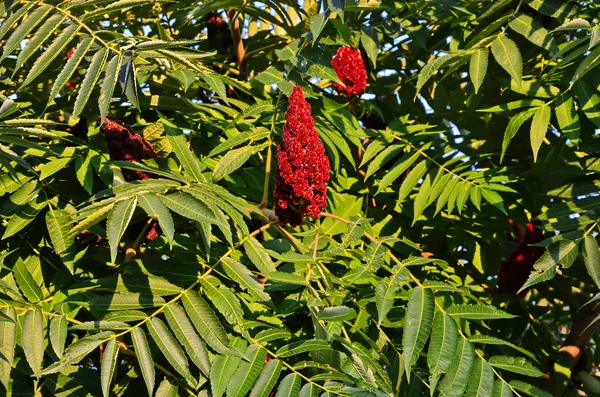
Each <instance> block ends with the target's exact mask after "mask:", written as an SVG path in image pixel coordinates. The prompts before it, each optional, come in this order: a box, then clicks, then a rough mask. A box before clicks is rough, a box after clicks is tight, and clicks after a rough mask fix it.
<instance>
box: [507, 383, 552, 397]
mask: <svg viewBox="0 0 600 397" xmlns="http://www.w3.org/2000/svg"><path fill="white" fill-rule="evenodd" d="M510 386H512V387H513V388H514V389H516V390H518V391H520V392H523V393H525V394H526V395H528V396H532V397H552V394H550V393H547V392H545V391H543V390H541V389H538V388H537V387H535V386H532V385H530V384H527V383H525V382H521V381H520V380H511V381H510Z"/></svg>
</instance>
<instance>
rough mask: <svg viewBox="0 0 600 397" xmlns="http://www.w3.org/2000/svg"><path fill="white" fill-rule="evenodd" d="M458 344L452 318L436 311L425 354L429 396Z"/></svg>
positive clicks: (450, 360)
mask: <svg viewBox="0 0 600 397" xmlns="http://www.w3.org/2000/svg"><path fill="white" fill-rule="evenodd" d="M457 342H458V328H457V326H456V322H455V321H454V319H453V318H452V317H450V316H449V315H447V314H446V313H442V312H439V311H437V312H436V313H435V318H434V320H433V327H432V329H431V340H430V342H429V350H428V352H427V366H428V367H429V373H430V376H429V384H430V390H431V395H433V393H434V392H435V388H436V386H437V383H438V381H439V379H440V377H441V375H442V374H443V373H445V372H446V371H448V368H450V364H452V358H453V357H454V351H455V350H456V345H457Z"/></svg>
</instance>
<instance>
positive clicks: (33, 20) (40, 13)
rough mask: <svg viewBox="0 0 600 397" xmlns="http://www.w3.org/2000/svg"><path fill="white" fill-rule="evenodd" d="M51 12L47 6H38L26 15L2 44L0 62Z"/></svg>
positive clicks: (50, 8)
mask: <svg viewBox="0 0 600 397" xmlns="http://www.w3.org/2000/svg"><path fill="white" fill-rule="evenodd" d="M51 10H52V7H51V6H49V5H42V6H38V7H37V8H35V9H34V10H33V12H31V14H29V15H28V17H27V18H26V19H24V20H23V21H21V24H20V25H19V26H17V28H16V29H15V30H13V32H12V34H11V35H10V36H9V37H8V39H7V40H6V41H5V42H4V49H3V51H2V57H1V58H0V61H3V60H4V59H6V57H8V56H9V55H10V54H11V53H12V52H13V51H14V50H15V48H17V46H18V45H19V44H21V42H22V41H23V40H24V39H25V37H26V36H27V35H28V34H29V32H31V31H32V30H33V29H34V28H35V27H36V26H37V25H38V24H39V23H40V22H42V20H43V19H44V18H45V17H46V15H48V13H49V12H50V11H51Z"/></svg>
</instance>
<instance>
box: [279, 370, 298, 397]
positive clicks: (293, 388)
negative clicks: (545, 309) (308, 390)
mask: <svg viewBox="0 0 600 397" xmlns="http://www.w3.org/2000/svg"><path fill="white" fill-rule="evenodd" d="M301 385H302V381H301V379H300V375H298V374H297V373H295V372H294V373H291V374H288V375H286V377H285V378H283V379H282V380H281V383H279V388H278V389H277V394H275V397H296V396H298V393H300V386H301Z"/></svg>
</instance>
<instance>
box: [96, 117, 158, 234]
mask: <svg viewBox="0 0 600 397" xmlns="http://www.w3.org/2000/svg"><path fill="white" fill-rule="evenodd" d="M98 123H100V118H98ZM100 131H102V133H103V134H104V139H105V140H106V143H107V144H108V153H109V154H110V159H111V160H115V161H119V160H120V161H130V162H132V163H139V162H141V161H142V160H147V159H154V158H157V157H158V154H157V153H156V152H155V151H154V149H153V148H152V146H151V145H150V144H149V143H148V142H147V141H146V140H145V139H144V138H143V137H142V136H141V135H140V134H137V133H135V132H134V131H132V130H130V129H129V128H127V127H126V126H125V125H123V124H122V123H121V122H119V121H117V120H114V119H112V118H110V117H106V118H105V119H104V123H103V124H102V126H101V127H100ZM121 171H122V172H123V177H124V178H125V180H127V181H138V180H144V179H150V178H151V177H152V176H151V175H149V174H147V173H145V172H142V171H134V170H126V169H122V170H121ZM159 235H160V226H159V225H158V222H157V221H156V220H153V221H152V222H151V223H150V226H149V227H148V230H147V232H146V236H145V238H146V240H147V241H152V240H154V239H155V238H157V237H158V236H159Z"/></svg>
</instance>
